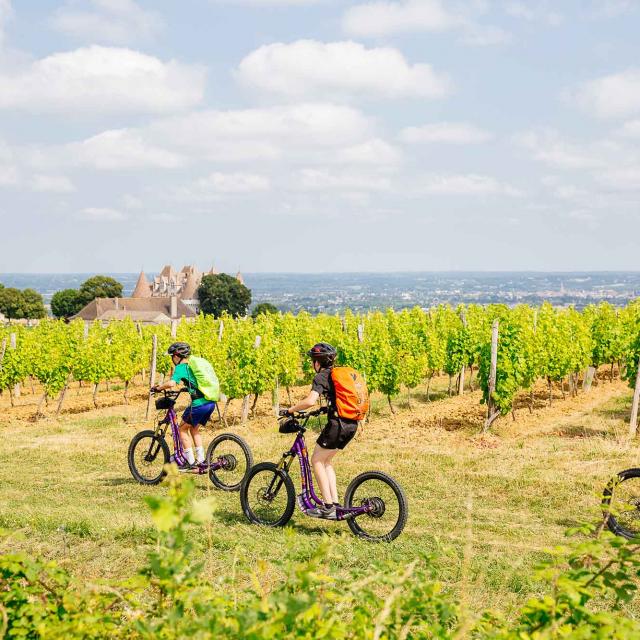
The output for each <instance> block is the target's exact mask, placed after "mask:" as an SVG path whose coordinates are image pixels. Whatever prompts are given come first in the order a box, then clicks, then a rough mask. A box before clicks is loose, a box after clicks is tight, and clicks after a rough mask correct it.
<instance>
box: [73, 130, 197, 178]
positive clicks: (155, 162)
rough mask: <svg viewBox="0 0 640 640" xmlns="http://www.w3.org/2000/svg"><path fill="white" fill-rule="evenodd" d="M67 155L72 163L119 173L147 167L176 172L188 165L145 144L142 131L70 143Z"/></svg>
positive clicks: (118, 133) (174, 155)
mask: <svg viewBox="0 0 640 640" xmlns="http://www.w3.org/2000/svg"><path fill="white" fill-rule="evenodd" d="M64 155H65V156H66V157H67V158H69V159H70V162H71V163H72V164H79V165H86V166H91V167H94V168H96V169H106V170H116V171H119V170H123V169H141V168H145V167H151V168H157V169H175V168H177V167H180V166H182V165H183V164H185V162H186V160H185V159H184V158H182V157H181V156H180V155H178V154H175V153H172V152H171V151H167V150H166V149H162V148H161V147H159V146H156V145H154V144H153V143H150V142H147V141H145V140H144V139H143V137H142V135H141V134H140V132H138V131H136V130H133V129H114V130H111V131H104V132H103V133H100V134H98V135H95V136H93V137H91V138H88V139H87V140H83V141H82V142H74V143H71V144H69V145H67V146H66V152H65V154H64Z"/></svg>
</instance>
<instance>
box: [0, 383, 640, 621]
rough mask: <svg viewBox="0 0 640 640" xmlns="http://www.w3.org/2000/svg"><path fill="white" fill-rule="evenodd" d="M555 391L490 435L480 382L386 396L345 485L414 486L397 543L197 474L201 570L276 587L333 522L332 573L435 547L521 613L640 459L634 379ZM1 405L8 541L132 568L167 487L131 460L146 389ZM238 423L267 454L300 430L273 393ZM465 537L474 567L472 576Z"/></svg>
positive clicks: (351, 454)
mask: <svg viewBox="0 0 640 640" xmlns="http://www.w3.org/2000/svg"><path fill="white" fill-rule="evenodd" d="M442 384H443V381H440V385H439V386H438V387H437V388H436V391H437V392H439V395H440V396H442V395H443V394H442ZM303 392H304V390H303V389H298V390H296V392H295V393H296V395H297V396H300V395H301V394H302V393H303ZM545 394H546V387H543V386H541V387H540V389H539V393H538V395H537V396H536V408H535V410H534V412H533V414H530V413H529V411H528V409H526V408H523V409H520V410H519V411H518V412H517V420H516V421H515V422H514V421H512V419H511V417H508V418H503V419H501V420H499V421H498V422H497V423H496V424H495V425H494V428H493V432H492V433H491V434H489V435H486V436H480V435H479V433H478V432H479V428H480V426H481V424H482V418H483V407H482V406H480V404H479V398H480V395H479V392H472V393H468V394H465V395H464V396H462V397H453V398H443V399H440V400H438V401H437V402H431V403H429V404H427V403H426V402H424V392H423V390H418V392H416V393H415V394H414V399H413V402H412V404H413V410H412V411H409V410H408V409H407V407H406V400H401V401H399V402H398V405H399V407H400V411H399V412H398V415H396V416H392V415H391V414H390V413H389V409H388V407H387V405H386V402H385V401H383V399H378V400H377V401H376V405H375V411H374V419H373V420H372V422H371V424H369V425H368V426H367V427H365V429H364V431H363V433H362V434H361V436H360V437H358V439H357V440H355V441H354V442H353V443H352V444H351V445H350V446H349V448H348V449H347V450H346V452H345V453H344V454H342V455H341V457H340V458H339V461H338V465H337V470H338V480H339V485H340V486H341V488H342V489H344V488H345V487H346V485H347V483H348V481H349V480H350V479H351V478H352V477H353V476H354V475H356V474H357V473H359V472H361V471H364V470H367V469H381V470H383V471H386V472H388V473H390V474H392V475H394V476H395V477H396V478H397V479H398V480H399V481H400V482H401V483H402V484H403V486H404V488H405V491H406V493H407V495H408V499H409V506H410V515H409V521H408V524H407V527H406V529H405V532H404V533H403V534H402V536H401V537H400V538H398V539H397V540H396V541H395V542H393V543H391V544H378V545H374V544H371V543H367V542H364V541H360V540H358V539H356V538H354V537H353V536H352V535H351V534H350V532H349V530H348V528H347V527H346V525H341V524H336V523H330V522H322V521H317V520H312V519H310V518H305V517H304V516H302V515H301V514H300V513H299V512H296V514H295V515H294V518H293V521H292V523H291V525H290V526H289V527H287V528H286V529H285V530H269V529H262V528H257V527H254V526H251V525H249V524H248V523H247V522H246V521H245V519H244V516H243V515H242V513H241V510H240V505H239V500H238V494H235V493H234V494H225V493H223V492H218V491H216V490H215V489H213V488H212V486H211V485H210V484H209V483H208V481H207V480H206V479H205V478H204V477H201V478H199V479H198V483H199V491H201V492H202V494H203V495H204V494H208V493H211V495H215V496H216V498H217V510H216V517H215V520H214V525H213V526H211V527H208V528H206V529H203V530H195V529H194V534H193V535H194V536H197V537H198V542H199V545H198V549H199V551H198V553H201V554H202V555H203V558H204V559H205V569H204V571H206V572H207V574H208V575H210V576H211V577H212V578H214V577H215V576H217V575H220V574H222V573H224V574H232V575H234V576H236V577H237V583H238V585H242V584H243V583H245V582H246V581H248V580H250V579H251V576H252V575H254V574H256V573H257V575H258V579H259V580H260V581H261V582H262V583H263V584H265V586H266V587H267V588H268V586H269V585H270V584H273V583H274V582H275V581H277V580H279V579H281V572H280V569H279V568H278V561H279V560H280V559H283V558H290V557H296V558H305V557H308V556H309V555H310V554H311V553H312V552H313V550H314V549H315V548H316V546H317V545H318V543H319V542H320V541H321V540H322V538H323V536H328V537H329V539H330V540H331V544H332V546H333V547H334V549H335V551H336V553H335V554H334V555H333V557H332V559H331V563H332V570H334V571H335V572H340V571H341V570H342V569H343V568H344V567H345V566H347V565H354V564H356V565H360V566H367V565H368V564H369V563H370V562H371V560H372V558H377V559H387V560H391V561H393V562H397V563H399V564H404V563H406V562H407V561H409V560H410V559H412V558H413V557H415V555H416V554H418V553H431V554H433V560H432V562H433V563H434V565H435V567H436V569H437V574H438V576H439V578H440V579H441V580H442V581H443V582H444V583H445V585H447V587H448V588H450V589H452V590H454V591H457V590H459V589H460V585H461V584H462V583H464V584H465V585H467V586H466V587H465V590H466V593H465V598H466V599H467V600H468V602H469V604H470V606H471V608H472V609H474V610H480V609H481V608H485V607H493V608H496V609H500V610H502V611H503V612H505V613H506V614H507V615H509V613H510V612H512V611H513V609H514V607H516V606H517V605H519V604H521V603H522V602H523V601H524V600H525V599H526V598H527V597H528V596H529V595H531V594H533V593H537V590H538V585H537V584H536V582H535V581H534V579H533V577H532V574H533V568H534V566H535V564H536V562H537V561H538V560H539V559H540V558H541V557H542V556H543V554H544V553H545V548H548V547H550V546H553V545H556V544H559V543H561V542H562V541H563V539H564V531H565V529H567V528H568V527H570V526H573V525H575V524H577V523H581V522H585V521H591V522H593V521H595V520H596V519H597V517H598V511H597V508H596V507H597V503H598V499H597V494H598V492H599V491H600V490H601V488H602V486H603V484H604V483H605V481H606V480H607V479H608V478H609V476H610V475H611V474H612V473H614V472H615V471H617V470H620V469H623V468H626V467H629V466H635V465H636V464H638V462H639V461H640V457H639V455H638V454H639V451H638V447H637V445H636V444H635V443H629V442H628V440H627V439H626V430H627V420H628V414H629V408H630V396H631V392H630V390H629V389H628V388H627V387H626V386H625V385H624V384H623V383H621V382H619V381H614V382H604V381H600V383H599V384H598V386H596V387H594V388H593V389H592V390H591V392H590V393H589V394H586V395H582V394H581V395H580V396H579V397H578V398H567V399H566V400H564V401H563V400H561V399H559V398H558V399H556V401H555V402H554V404H553V406H552V407H547V406H546V401H545ZM5 416H6V421H5V422H4V424H2V426H0V434H1V437H2V441H3V447H2V450H1V452H0V527H4V528H5V529H8V530H10V531H16V530H18V531H19V532H21V533H22V534H23V536H22V537H21V538H17V537H15V536H12V537H11V538H9V539H5V540H4V542H2V543H0V545H1V546H2V549H3V550H7V549H9V548H11V549H22V550H26V551H29V552H30V553H33V554H38V555H41V556H46V557H50V558H55V559H56V560H58V561H60V562H62V563H63V564H64V565H66V566H68V567H70V568H71V569H72V571H73V572H74V573H75V574H76V575H79V576H82V577H84V578H86V579H87V580H93V579H96V578H112V577H123V576H126V575H129V574H131V573H132V572H134V571H135V570H136V568H137V567H138V566H139V565H140V563H141V561H142V559H143V558H144V554H145V549H146V548H148V545H150V544H151V533H152V527H151V520H150V517H149V515H148V513H147V509H146V507H145V505H144V503H143V496H145V495H148V494H150V493H163V492H164V491H165V488H164V487H163V486H162V485H161V486H159V487H143V486H140V485H138V484H136V483H135V482H134V481H133V480H132V478H131V476H130V474H129V470H128V468H127V462H126V452H127V446H128V443H129V441H130V439H131V438H132V436H133V435H134V434H135V433H136V432H137V431H138V430H140V429H143V428H147V427H148V426H149V423H145V422H144V420H143V416H144V407H143V403H142V402H141V401H140V399H137V400H136V401H135V402H134V403H133V404H131V405H129V406H111V407H106V408H103V409H98V410H95V411H90V412H85V413H70V414H67V415H63V416H61V417H60V418H59V419H53V418H48V419H45V420H41V421H39V422H32V421H28V420H26V419H25V415H24V412H22V413H20V412H19V411H17V412H16V413H13V414H12V413H11V412H10V411H8V410H5ZM232 430H233V431H235V432H237V433H239V434H240V435H242V436H243V437H245V438H246V439H247V440H248V442H249V443H250V445H251V447H252V449H253V453H254V458H255V461H256V462H258V461H262V460H273V461H276V460H277V459H278V458H279V456H280V454H281V453H282V451H284V450H285V449H286V448H288V447H289V445H290V444H291V440H292V439H291V437H290V436H283V435H279V434H278V433H277V427H276V423H275V420H274V418H273V417H272V415H271V414H270V407H269V405H268V404H267V402H266V401H264V402H263V401H261V402H260V404H259V405H258V415H257V417H256V418H255V419H254V420H252V421H250V423H249V424H248V425H247V426H245V427H241V426H239V425H238V426H234V427H232ZM218 431H220V426H219V425H217V424H216V425H214V429H208V430H207V432H206V435H207V439H209V438H211V437H212V435H213V433H215V432H218ZM309 436H310V437H309V438H308V443H309V444H311V443H312V439H313V434H311V433H310V434H309ZM297 475H298V474H297V469H296V472H295V476H296V478H297ZM465 548H466V549H467V556H466V557H467V561H468V562H467V564H468V567H469V570H468V575H465V579H464V580H462V567H463V564H465V563H464V562H463V551H464V549H465ZM261 560H266V561H267V562H266V563H263V562H260V561H261Z"/></svg>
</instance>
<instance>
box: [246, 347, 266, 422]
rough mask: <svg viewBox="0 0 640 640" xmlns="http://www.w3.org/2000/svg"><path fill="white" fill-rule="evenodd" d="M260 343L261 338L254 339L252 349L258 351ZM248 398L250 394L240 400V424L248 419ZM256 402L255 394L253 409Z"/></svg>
mask: <svg viewBox="0 0 640 640" xmlns="http://www.w3.org/2000/svg"><path fill="white" fill-rule="evenodd" d="M261 342H262V336H256V339H255V341H254V343H253V348H254V349H258V348H259V347H260V343H261ZM250 398H251V394H250V393H248V394H247V395H246V396H244V398H242V418H241V422H242V424H246V423H247V418H248V417H249V399H250ZM257 401H258V398H257V394H256V399H255V402H254V403H253V407H254V409H255V406H256V402H257Z"/></svg>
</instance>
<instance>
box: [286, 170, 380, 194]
mask: <svg viewBox="0 0 640 640" xmlns="http://www.w3.org/2000/svg"><path fill="white" fill-rule="evenodd" d="M293 187H294V188H295V189H301V190H303V191H323V192H324V191H343V190H346V191H352V192H353V191H355V192H360V191H386V190H388V189H389V188H390V187H391V184H390V182H389V179H388V178H385V177H381V176H378V175H368V174H358V173H347V172H344V171H343V172H340V173H335V172H331V171H328V170H326V169H302V170H300V171H299V172H298V176H297V178H296V180H294V181H293Z"/></svg>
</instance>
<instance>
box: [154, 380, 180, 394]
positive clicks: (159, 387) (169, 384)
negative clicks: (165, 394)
mask: <svg viewBox="0 0 640 640" xmlns="http://www.w3.org/2000/svg"><path fill="white" fill-rule="evenodd" d="M177 386H178V383H177V382H176V381H175V380H172V379H171V378H169V380H167V381H166V382H165V383H164V384H157V385H156V386H155V387H154V388H155V390H156V391H164V390H165V389H173V387H177Z"/></svg>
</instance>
